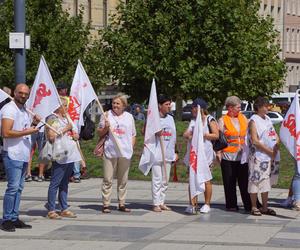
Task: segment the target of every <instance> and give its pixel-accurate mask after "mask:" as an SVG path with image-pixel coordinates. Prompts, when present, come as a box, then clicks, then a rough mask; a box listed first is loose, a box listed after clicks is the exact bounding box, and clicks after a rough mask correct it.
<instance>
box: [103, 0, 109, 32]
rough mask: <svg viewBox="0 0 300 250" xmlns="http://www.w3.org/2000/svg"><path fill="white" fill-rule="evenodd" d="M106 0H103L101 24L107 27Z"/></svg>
mask: <svg viewBox="0 0 300 250" xmlns="http://www.w3.org/2000/svg"><path fill="white" fill-rule="evenodd" d="M107 14H108V10H107V0H103V26H104V27H107Z"/></svg>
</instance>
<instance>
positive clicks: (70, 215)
mask: <svg viewBox="0 0 300 250" xmlns="http://www.w3.org/2000/svg"><path fill="white" fill-rule="evenodd" d="M60 216H61V217H66V218H76V217H77V215H76V214H75V213H73V212H71V211H69V210H64V211H62V212H61V213H60Z"/></svg>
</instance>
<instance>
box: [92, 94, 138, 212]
mask: <svg viewBox="0 0 300 250" xmlns="http://www.w3.org/2000/svg"><path fill="white" fill-rule="evenodd" d="M126 107H127V97H126V95H125V94H123V93H119V94H117V95H116V96H115V97H114V98H113V100H112V109H111V110H109V111H107V112H106V113H103V114H102V115H101V117H100V123H99V128H98V130H97V131H98V134H99V137H103V136H106V138H107V139H106V141H105V144H104V154H103V183H102V202H103V207H102V212H103V213H110V212H111V209H110V202H111V194H112V182H113V176H114V172H115V173H116V175H117V189H118V201H119V208H118V209H119V211H121V212H130V209H129V208H127V207H126V206H125V198H126V194H127V182H128V172H129V167H130V163H131V157H132V154H133V147H134V144H135V137H136V129H135V122H134V118H133V116H132V115H131V114H130V113H128V112H126V111H125V109H126Z"/></svg>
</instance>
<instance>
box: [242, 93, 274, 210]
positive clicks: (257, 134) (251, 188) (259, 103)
mask: <svg viewBox="0 0 300 250" xmlns="http://www.w3.org/2000/svg"><path fill="white" fill-rule="evenodd" d="M268 106H269V102H268V100H267V99H266V98H263V97H258V98H257V99H256V101H255V102H254V110H255V111H256V114H254V115H253V116H252V117H251V118H250V122H249V139H250V141H249V147H250V150H249V163H248V164H249V182H248V192H249V194H250V198H251V206H252V208H251V214H252V215H255V216H260V215H261V214H269V215H276V212H275V211H274V210H273V209H270V208H268V192H269V191H270V190H271V183H270V175H271V165H272V163H273V162H274V161H275V157H276V156H277V154H278V149H279V137H278V136H277V133H276V131H275V129H274V127H273V124H272V122H271V120H270V118H269V117H268V116H267V112H268ZM258 192H259V193H261V197H262V207H261V208H260V209H258V208H257V206H256V200H257V193H258Z"/></svg>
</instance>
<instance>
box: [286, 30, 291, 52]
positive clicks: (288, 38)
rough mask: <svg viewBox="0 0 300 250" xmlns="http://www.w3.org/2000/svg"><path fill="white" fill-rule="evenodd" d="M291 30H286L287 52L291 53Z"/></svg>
mask: <svg viewBox="0 0 300 250" xmlns="http://www.w3.org/2000/svg"><path fill="white" fill-rule="evenodd" d="M290 42H291V41H290V29H286V52H287V53H288V52H290Z"/></svg>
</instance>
